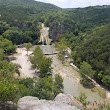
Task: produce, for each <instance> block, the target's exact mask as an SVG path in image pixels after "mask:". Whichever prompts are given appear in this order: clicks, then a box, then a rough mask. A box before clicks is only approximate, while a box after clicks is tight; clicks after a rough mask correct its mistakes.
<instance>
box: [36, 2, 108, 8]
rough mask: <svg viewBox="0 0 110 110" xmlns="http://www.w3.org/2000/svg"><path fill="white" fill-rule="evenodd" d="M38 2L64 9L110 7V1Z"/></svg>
mask: <svg viewBox="0 0 110 110" xmlns="http://www.w3.org/2000/svg"><path fill="white" fill-rule="evenodd" d="M36 1H41V2H45V3H51V4H54V5H56V6H59V7H62V8H77V7H87V6H95V5H110V0H36Z"/></svg>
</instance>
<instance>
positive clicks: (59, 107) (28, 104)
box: [18, 94, 81, 110]
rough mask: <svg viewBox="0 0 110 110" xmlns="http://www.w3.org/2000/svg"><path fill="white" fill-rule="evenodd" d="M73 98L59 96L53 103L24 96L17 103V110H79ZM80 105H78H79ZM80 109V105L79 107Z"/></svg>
mask: <svg viewBox="0 0 110 110" xmlns="http://www.w3.org/2000/svg"><path fill="white" fill-rule="evenodd" d="M76 103H77V102H75V100H74V98H73V99H72V97H70V96H66V95H64V94H59V95H58V96H57V97H56V98H55V99H54V100H53V101H47V100H39V99H38V98H36V97H31V96H26V97H23V98H21V99H20V100H19V101H18V110H80V109H79V108H78V106H75V105H78V104H79V103H78V104H76ZM79 105H80V104H79ZM79 107H80V108H81V105H80V106H79Z"/></svg>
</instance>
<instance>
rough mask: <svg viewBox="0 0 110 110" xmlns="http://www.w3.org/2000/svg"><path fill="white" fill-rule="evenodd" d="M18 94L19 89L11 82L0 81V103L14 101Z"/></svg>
mask: <svg viewBox="0 0 110 110" xmlns="http://www.w3.org/2000/svg"><path fill="white" fill-rule="evenodd" d="M18 93H19V87H18V85H17V84H14V83H13V82H11V81H9V80H7V79H3V80H2V81H0V101H1V102H7V101H15V100H16V98H17V95H18Z"/></svg>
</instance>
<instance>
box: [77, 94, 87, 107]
mask: <svg viewBox="0 0 110 110" xmlns="http://www.w3.org/2000/svg"><path fill="white" fill-rule="evenodd" d="M79 101H80V102H81V103H82V104H83V105H84V107H85V108H86V105H87V96H86V95H85V93H80V95H79Z"/></svg>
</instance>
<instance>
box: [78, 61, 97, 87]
mask: <svg viewBox="0 0 110 110" xmlns="http://www.w3.org/2000/svg"><path fill="white" fill-rule="evenodd" d="M80 74H81V76H82V80H81V83H82V84H83V86H85V87H89V88H92V87H94V83H93V81H92V78H93V77H94V74H95V72H94V71H93V70H92V67H91V65H90V64H88V63H87V62H83V63H82V64H81V66H80Z"/></svg>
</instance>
